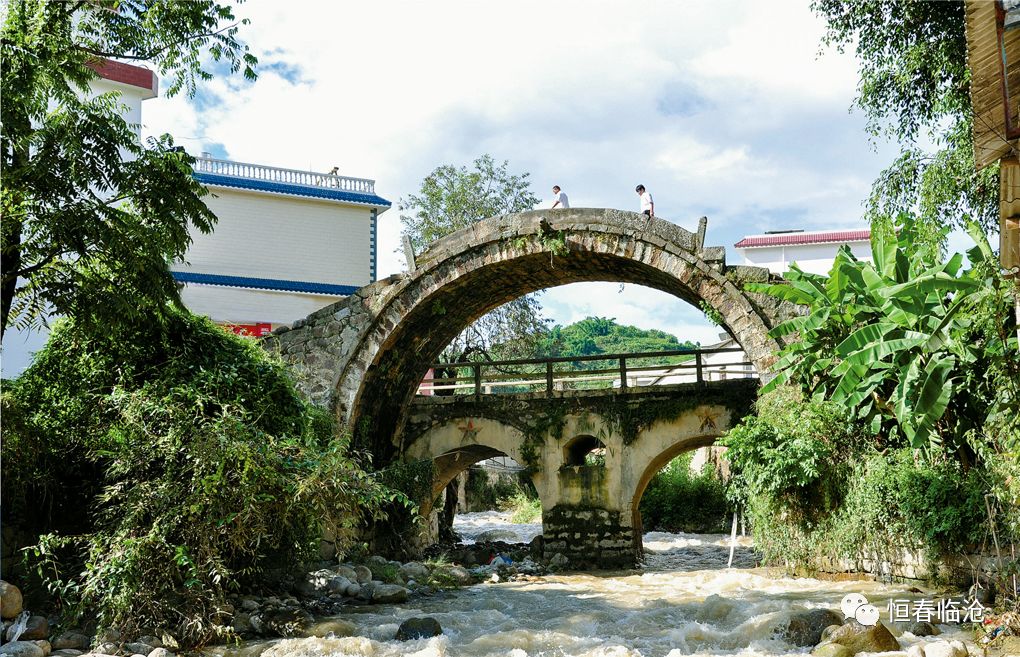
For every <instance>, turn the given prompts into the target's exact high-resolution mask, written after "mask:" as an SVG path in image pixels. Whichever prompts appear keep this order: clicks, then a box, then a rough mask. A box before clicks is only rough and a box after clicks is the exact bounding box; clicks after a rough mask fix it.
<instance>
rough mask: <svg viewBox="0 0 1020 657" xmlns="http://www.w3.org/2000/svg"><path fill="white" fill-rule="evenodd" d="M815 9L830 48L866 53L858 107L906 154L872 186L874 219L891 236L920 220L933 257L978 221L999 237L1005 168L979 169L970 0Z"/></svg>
mask: <svg viewBox="0 0 1020 657" xmlns="http://www.w3.org/2000/svg"><path fill="white" fill-rule="evenodd" d="M812 8H813V9H814V10H815V12H817V13H818V14H819V15H821V16H822V17H823V18H824V19H825V21H826V26H827V31H826V34H825V37H824V39H823V43H824V44H825V45H827V46H832V47H835V48H837V49H838V50H840V51H844V50H846V49H848V48H852V49H853V51H854V53H855V54H856V55H857V58H858V61H859V62H860V68H859V83H858V89H857V91H858V95H857V99H856V101H855V106H856V107H857V108H859V109H860V110H862V111H863V112H864V115H865V116H866V118H867V121H868V130H869V132H870V133H871V134H872V135H875V136H879V135H885V136H887V137H890V138H892V139H895V140H896V141H898V142H899V143H900V144H901V146H902V151H901V154H900V156H899V157H898V158H897V159H896V161H895V162H893V163H892V164H891V165H890V166H889V167H888V168H887V169H885V170H884V171H883V172H882V173H881V174H880V175H879V178H878V179H877V180H876V181H875V183H874V185H873V187H872V191H871V194H870V196H869V198H868V200H867V203H866V210H867V211H866V216H867V218H868V219H869V220H870V221H871V222H872V223H873V224H879V225H882V226H884V227H886V228H888V227H889V226H890V225H891V224H892V221H893V219H894V218H895V217H896V216H897V215H898V214H899V213H901V212H911V213H915V214H917V216H918V220H919V221H918V237H919V238H920V239H923V240H925V241H926V243H927V244H928V245H929V248H930V249H932V250H933V251H937V250H939V249H940V248H941V247H942V246H943V245H944V233H943V232H942V230H941V229H942V228H944V227H950V228H964V227H965V226H966V224H967V222H968V221H971V220H973V221H977V222H978V223H979V224H980V225H981V226H982V228H984V230H985V231H986V232H992V231H994V230H995V229H996V222H997V217H998V169H997V168H996V167H988V168H986V169H985V170H983V171H981V172H977V171H976V170H975V167H974V150H973V142H972V123H973V116H972V109H971V101H970V91H969V86H968V85H969V81H970V72H969V70H968V69H967V40H966V34H965V25H964V4H963V0H951V1H950V0H947V1H945V2H928V1H926V0H815V1H814V2H813V3H812ZM921 138H924V139H926V140H928V141H930V142H931V143H932V144H933V145H934V150H933V149H932V148H931V147H929V146H927V145H925V144H923V143H919V139H921Z"/></svg>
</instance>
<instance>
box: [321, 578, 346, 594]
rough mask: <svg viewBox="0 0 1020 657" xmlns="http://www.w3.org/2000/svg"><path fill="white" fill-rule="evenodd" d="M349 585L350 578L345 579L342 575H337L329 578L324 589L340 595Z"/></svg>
mask: <svg viewBox="0 0 1020 657" xmlns="http://www.w3.org/2000/svg"><path fill="white" fill-rule="evenodd" d="M350 585H351V580H349V579H347V578H346V577H344V576H343V575H337V576H336V577H334V578H332V579H330V580H329V582H328V583H327V584H326V589H327V590H328V591H329V592H330V593H339V594H341V595H343V594H345V593H346V592H347V588H348V587H349V586H350Z"/></svg>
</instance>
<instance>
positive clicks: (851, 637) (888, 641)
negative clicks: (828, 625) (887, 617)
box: [829, 620, 900, 655]
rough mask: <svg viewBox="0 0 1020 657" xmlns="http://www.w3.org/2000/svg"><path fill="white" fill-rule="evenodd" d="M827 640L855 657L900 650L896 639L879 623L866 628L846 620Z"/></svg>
mask: <svg viewBox="0 0 1020 657" xmlns="http://www.w3.org/2000/svg"><path fill="white" fill-rule="evenodd" d="M829 639H830V640H831V641H832V642H833V643H838V644H841V645H844V646H846V647H847V648H849V649H850V650H851V651H852V652H853V654H855V655H856V654H857V653H859V652H892V651H894V650H899V649H900V644H899V642H898V641H897V640H896V637H894V636H893V635H892V633H891V632H890V631H889V628H887V627H886V626H885V625H883V624H882V623H881V622H879V623H878V624H877V625H874V626H871V627H868V626H865V625H861V624H860V623H858V622H857V621H855V620H848V621H847V622H846V623H845V624H843V625H841V626H840V627H839V629H837V630H836V631H835V632H833V633H832V635H831V636H830V637H829Z"/></svg>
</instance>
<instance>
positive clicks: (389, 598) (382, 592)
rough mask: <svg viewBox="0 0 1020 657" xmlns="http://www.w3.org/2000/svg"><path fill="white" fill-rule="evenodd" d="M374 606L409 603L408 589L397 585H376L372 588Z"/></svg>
mask: <svg viewBox="0 0 1020 657" xmlns="http://www.w3.org/2000/svg"><path fill="white" fill-rule="evenodd" d="M372 602H373V604H393V603H399V602H407V589H405V588H404V587H403V586H398V585H396V584H376V585H375V586H373V587H372Z"/></svg>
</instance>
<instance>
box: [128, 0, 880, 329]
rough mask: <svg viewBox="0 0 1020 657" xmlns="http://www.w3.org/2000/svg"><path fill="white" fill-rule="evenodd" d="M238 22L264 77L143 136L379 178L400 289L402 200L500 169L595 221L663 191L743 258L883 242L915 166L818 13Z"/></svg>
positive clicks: (638, 294) (551, 300)
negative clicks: (757, 243)
mask: <svg viewBox="0 0 1020 657" xmlns="http://www.w3.org/2000/svg"><path fill="white" fill-rule="evenodd" d="M238 15H239V16H242V17H244V18H248V19H250V21H251V22H250V24H249V25H246V26H242V29H241V32H240V36H241V37H242V38H243V39H244V40H245V41H246V42H247V43H248V44H249V45H250V47H251V48H252V51H253V52H254V54H255V55H256V56H257V57H258V58H259V61H260V65H259V67H258V71H259V78H258V80H257V81H255V82H254V83H252V82H248V81H245V80H244V79H243V78H242V76H240V75H234V76H230V75H223V74H219V75H217V76H216V77H215V78H214V79H213V80H211V81H209V82H207V83H204V84H203V85H202V87H201V91H200V92H199V93H198V94H197V95H196V96H195V97H193V98H187V97H185V96H176V97H173V98H166V97H160V98H157V99H153V100H149V101H146V102H145V104H144V105H143V114H142V120H143V128H142V133H143V136H148V135H159V134H163V133H167V132H168V133H170V134H171V135H173V136H174V138H175V140H176V141H177V142H178V143H179V144H181V145H183V146H185V147H186V148H187V149H188V150H189V152H191V153H193V154H196V155H197V154H199V153H200V152H202V151H209V152H211V153H213V154H214V155H215V156H218V157H226V158H230V159H235V160H241V161H247V162H256V163H261V164H269V165H275V166H282V167H288V168H298V169H310V170H315V171H323V172H325V171H329V170H330V169H331V168H332V167H334V166H337V167H339V170H340V173H341V174H345V175H351V176H357V177H364V178H373V179H375V180H376V181H377V186H376V190H377V192H378V193H379V194H380V195H381V196H383V197H384V198H387V199H389V200H391V201H393V208H391V209H390V210H389V211H387V212H385V213H383V214H382V215H380V223H379V266H378V271H379V276H380V277H383V276H386V275H389V274H392V273H395V272H398V271H401V270H402V269H403V266H404V263H403V257H402V255H399V254H398V253H397V249H398V247H399V243H400V239H399V235H400V219H399V214H400V213H399V210H398V208H397V205H398V201H399V199H400V198H402V197H405V198H406V197H407V196H408V195H410V194H412V193H414V192H415V190H416V189H417V188H418V186H419V185H420V183H421V180H422V179H423V178H424V177H425V176H426V175H427V174H428V173H429V172H430V171H431V170H432V169H434V168H435V167H437V166H440V165H443V164H454V165H458V166H459V165H467V164H470V163H471V162H472V161H473V160H474V159H475V158H476V157H478V156H479V155H481V154H483V153H489V154H491V155H492V156H493V157H495V158H496V159H497V160H507V161H509V163H510V168H511V170H512V171H515V172H529V173H530V174H531V181H532V183H533V190H534V191H535V193H536V194H537V195H538V196H539V197H540V198H542V199H543V201H542V203H541V204H540V206H539V207H548V206H549V204H550V203H551V201H550V200H549V198H550V196H551V187H552V185H554V184H557V185H560V186H561V187H562V188H563V190H564V191H565V192H567V194H568V195H569V197H570V202H571V205H572V206H574V207H613V208H623V209H633V210H637V209H638V198H637V195H636V194H635V193H634V186H635V185H636V184H638V183H642V184H644V185H645V186H646V187H647V188H648V190H649V191H650V192H651V193H652V194H653V196H654V198H655V208H656V214H657V215H658V216H660V217H663V218H666V219H668V220H670V221H673V222H675V223H677V224H679V225H681V226H683V227H685V228H688V229H693V228H695V227H696V226H697V219H698V217H700V216H702V215H705V216H707V217H708V220H709V224H708V234H707V238H706V244H708V245H723V246H726V247H728V248H729V253H730V258H731V259H733V258H735V257H736V254H735V253H734V252H733V250H732V246H733V244H734V243H735V242H736V241H738V240H739V239H740V238H741V237H742V236H743V235H746V234H755V233H761V232H763V231H765V230H774V229H792V228H802V229H806V230H812V229H830V228H846V227H857V226H862V225H863V222H862V220H861V215H862V205H861V201H862V200H863V199H864V198H865V196H866V195H867V192H868V189H869V187H870V184H871V181H872V180H873V179H874V178H875V176H876V175H877V174H878V173H879V171H880V170H881V169H882V168H884V166H886V165H887V164H888V163H890V162H891V161H892V159H893V157H894V155H895V151H896V149H895V148H894V146H893V145H890V144H884V143H880V144H877V145H876V144H872V143H870V142H869V139H868V137H867V135H866V133H865V131H864V117H863V116H862V115H861V114H860V113H859V112H851V111H850V108H851V105H852V102H853V98H854V95H855V89H856V84H857V65H856V62H855V61H854V59H853V58H852V57H851V56H850V55H845V54H840V53H836V52H831V51H827V52H824V53H822V51H821V45H820V39H821V35H822V32H823V23H822V21H821V20H820V19H819V18H817V17H816V16H814V15H813V14H812V12H811V11H810V9H809V2H808V0H774V1H772V2H767V3H764V2H754V1H739V0H736V1H724V0H703V1H693V2H691V1H688V2H675V1H665V0H662V1H655V2H645V1H637V2H634V1H631V2H622V1H620V2H615V1H614V2H609V1H606V0H585V1H583V2H582V1H573V0H568V1H563V0H557V1H556V2H555V3H550V2H533V1H531V0H518V1H517V2H513V3H492V2H475V1H470V2H468V1H461V0H431V1H430V2H421V1H414V2H411V1H394V0H377V1H375V2H361V3H349V2H312V1H310V0H293V1H291V2H272V1H270V0H249V1H248V2H245V3H244V4H242V5H240V7H239V8H238ZM820 53H821V54H820ZM162 84H163V88H166V87H167V86H169V85H167V84H166V82H165V81H163V83H162ZM542 303H543V305H544V308H545V312H546V315H547V316H549V317H550V318H551V319H553V320H554V321H556V322H558V323H562V324H567V323H570V322H573V321H577V320H579V319H583V318H584V317H586V316H589V315H598V316H603V317H614V318H616V319H617V321H619V322H621V323H626V324H632V325H635V326H639V327H641V328H649V329H650V328H658V329H662V330H666V331H669V332H671V333H674V334H675V335H677V336H678V337H679V338H680V339H681V340H687V339H690V340H695V341H700V342H701V343H702V344H710V343H712V342H715V341H716V339H717V336H718V333H719V329H718V328H717V327H715V326H713V325H711V324H710V323H709V322H708V321H707V320H706V319H705V317H704V315H703V314H702V313H701V311H700V310H698V309H696V308H694V307H692V306H690V305H688V304H686V303H685V302H683V301H680V300H678V299H676V298H674V297H672V296H669V295H667V294H665V293H661V292H658V291H655V290H650V289H647V288H641V287H639V286H634V285H626V286H623V288H622V289H621V287H620V285H618V284H610V283H584V284H575V285H570V286H564V287H560V288H553V289H551V290H549V291H548V292H546V293H545V294H544V295H543V296H542Z"/></svg>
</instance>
